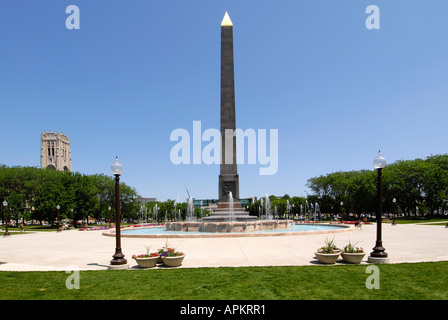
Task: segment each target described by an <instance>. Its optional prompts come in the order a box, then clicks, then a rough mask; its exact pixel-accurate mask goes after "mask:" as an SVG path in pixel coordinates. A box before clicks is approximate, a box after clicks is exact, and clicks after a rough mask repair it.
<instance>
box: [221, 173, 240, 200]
mask: <svg viewBox="0 0 448 320" xmlns="http://www.w3.org/2000/svg"><path fill="white" fill-rule="evenodd" d="M239 185H240V183H239V178H238V174H220V175H219V202H228V201H229V192H232V195H233V200H234V202H235V203H236V202H239V200H240V188H239Z"/></svg>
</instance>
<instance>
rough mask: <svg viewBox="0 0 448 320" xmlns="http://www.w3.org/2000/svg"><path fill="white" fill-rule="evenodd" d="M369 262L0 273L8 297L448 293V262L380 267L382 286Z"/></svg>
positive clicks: (406, 296)
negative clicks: (72, 280) (75, 279)
mask: <svg viewBox="0 0 448 320" xmlns="http://www.w3.org/2000/svg"><path fill="white" fill-rule="evenodd" d="M367 266H368V265H333V266H323V265H316V266H303V267H244V268H194V269H147V270H114V271H112V270H104V271H81V272H80V273H79V275H80V288H79V289H71V290H69V289H67V288H66V280H67V277H69V276H71V274H70V273H66V272H0V283H1V287H2V290H1V291H0V299H2V300H10V299H11V300H12V299H14V300H24V299H25V300H35V299H40V300H47V299H50V300H51V299H53V300H77V299H83V300H93V299H95V300H109V299H111V300H115V299H120V300H129V299H130V300H142V299H145V300H146V299H148V300H184V299H188V300H301V299H305V300H316V299H317V300H321V299H325V300H331V299H337V300H339V299H342V300H351V299H359V300H377V299H380V300H383V299H387V300H389V299H391V300H438V299H443V300H446V299H448V262H428V263H415V264H388V265H377V266H378V268H379V272H380V275H379V283H380V288H379V289H367V288H366V280H367V278H368V277H369V276H370V275H371V274H370V273H366V268H367Z"/></svg>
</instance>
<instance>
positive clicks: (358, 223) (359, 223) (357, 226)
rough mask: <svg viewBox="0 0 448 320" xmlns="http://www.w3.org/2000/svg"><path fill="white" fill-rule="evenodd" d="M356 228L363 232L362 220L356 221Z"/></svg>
mask: <svg viewBox="0 0 448 320" xmlns="http://www.w3.org/2000/svg"><path fill="white" fill-rule="evenodd" d="M355 227H356V228H357V229H358V230H361V228H362V222H361V221H360V220H358V221H356V222H355Z"/></svg>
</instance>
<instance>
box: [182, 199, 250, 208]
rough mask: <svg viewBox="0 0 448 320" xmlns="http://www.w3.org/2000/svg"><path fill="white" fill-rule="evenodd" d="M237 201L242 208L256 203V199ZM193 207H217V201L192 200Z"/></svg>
mask: <svg viewBox="0 0 448 320" xmlns="http://www.w3.org/2000/svg"><path fill="white" fill-rule="evenodd" d="M239 201H240V202H241V205H242V206H246V205H248V204H251V203H255V201H257V197H251V198H244V199H239ZM187 202H188V199H187ZM193 205H194V206H195V207H199V208H204V207H216V206H218V199H193Z"/></svg>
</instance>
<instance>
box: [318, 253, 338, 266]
mask: <svg viewBox="0 0 448 320" xmlns="http://www.w3.org/2000/svg"><path fill="white" fill-rule="evenodd" d="M315 254H316V258H317V260H318V261H319V262H320V263H323V264H335V263H336V260H338V258H339V252H336V253H324V252H316V253H315Z"/></svg>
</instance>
